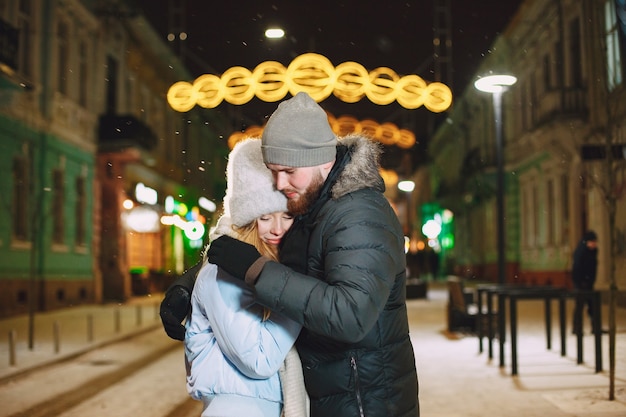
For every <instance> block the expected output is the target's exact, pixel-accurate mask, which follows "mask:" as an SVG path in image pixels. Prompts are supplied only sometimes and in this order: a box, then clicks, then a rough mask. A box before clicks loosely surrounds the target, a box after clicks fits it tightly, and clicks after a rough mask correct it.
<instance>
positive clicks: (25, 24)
mask: <svg viewBox="0 0 626 417" xmlns="http://www.w3.org/2000/svg"><path fill="white" fill-rule="evenodd" d="M31 3H32V0H20V6H19V10H18V17H17V27H18V29H19V30H20V35H19V36H20V38H19V42H20V44H19V51H18V58H17V65H18V68H17V69H18V71H19V72H21V73H22V75H24V76H25V77H27V78H32V77H33V75H34V74H33V55H32V54H33V50H32V49H33V48H32V44H33V40H32V33H31V30H32V27H33V22H32V20H33V16H32V7H31V6H32V5H31Z"/></svg>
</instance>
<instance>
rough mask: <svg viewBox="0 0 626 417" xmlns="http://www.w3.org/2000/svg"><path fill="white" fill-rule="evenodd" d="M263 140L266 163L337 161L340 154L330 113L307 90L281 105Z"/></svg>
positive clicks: (294, 164) (300, 164)
mask: <svg viewBox="0 0 626 417" xmlns="http://www.w3.org/2000/svg"><path fill="white" fill-rule="evenodd" d="M262 140H263V148H262V149H263V159H264V160H265V163H266V164H277V165H284V166H288V167H312V166H316V165H322V164H325V163H326V162H330V161H333V160H334V159H335V156H336V153H337V136H336V135H335V133H334V132H333V130H332V129H331V128H330V123H329V122H328V115H327V114H326V112H325V111H324V109H322V108H321V107H320V105H319V104H317V103H316V102H315V100H313V99H312V98H311V96H309V95H308V94H307V93H304V92H300V93H298V94H296V95H295V97H293V98H290V99H289V100H285V101H283V102H282V103H280V104H279V105H278V108H277V109H276V110H275V111H274V113H272V115H271V116H270V118H269V120H268V121H267V124H266V125H265V127H264V128H263V139H262Z"/></svg>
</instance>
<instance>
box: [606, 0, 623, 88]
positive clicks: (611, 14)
mask: <svg viewBox="0 0 626 417" xmlns="http://www.w3.org/2000/svg"><path fill="white" fill-rule="evenodd" d="M604 30H605V41H606V70H607V81H608V87H609V91H613V90H614V89H615V88H616V87H617V86H619V85H621V84H622V76H623V74H622V54H621V50H620V44H619V27H618V24H617V14H616V13H615V7H614V2H613V0H609V1H607V2H606V3H604Z"/></svg>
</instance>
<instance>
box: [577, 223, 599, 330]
mask: <svg viewBox="0 0 626 417" xmlns="http://www.w3.org/2000/svg"><path fill="white" fill-rule="evenodd" d="M597 269H598V236H597V235H596V233H595V232H594V231H593V230H588V231H587V232H585V234H584V235H583V238H582V240H581V241H580V242H579V243H578V246H576V249H575V250H574V256H573V263H572V284H573V287H574V289H575V290H578V291H593V289H594V285H595V283H596V272H597ZM585 304H587V313H588V315H589V319H590V320H591V323H592V324H593V313H594V312H593V307H592V298H591V297H590V296H584V295H580V296H577V297H576V306H575V308H574V325H573V333H574V334H580V333H582V332H583V323H582V317H583V310H584V308H585ZM596 330H600V329H593V331H596Z"/></svg>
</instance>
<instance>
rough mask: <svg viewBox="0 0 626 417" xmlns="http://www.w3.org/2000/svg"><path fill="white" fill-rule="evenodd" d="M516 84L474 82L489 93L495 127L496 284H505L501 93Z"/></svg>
mask: <svg viewBox="0 0 626 417" xmlns="http://www.w3.org/2000/svg"><path fill="white" fill-rule="evenodd" d="M515 82H517V78H515V77H514V76H512V75H488V76H485V77H481V78H479V79H478V80H476V82H474V87H476V89H477V90H480V91H483V92H485V93H490V94H491V95H492V97H493V116H494V120H495V127H496V164H497V172H496V206H497V207H496V212H497V214H496V215H497V229H498V230H497V245H498V283H500V284H504V283H506V277H505V273H504V272H505V250H504V245H505V242H504V155H503V148H504V144H503V140H502V131H503V125H502V93H504V92H505V91H506V90H507V89H508V87H510V86H512V85H513V84H515Z"/></svg>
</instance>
